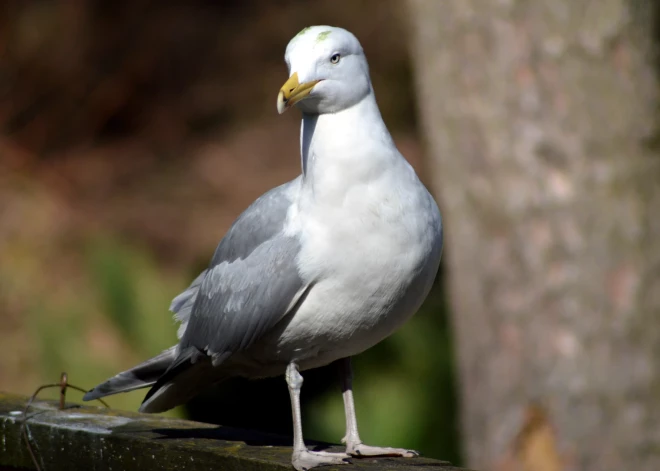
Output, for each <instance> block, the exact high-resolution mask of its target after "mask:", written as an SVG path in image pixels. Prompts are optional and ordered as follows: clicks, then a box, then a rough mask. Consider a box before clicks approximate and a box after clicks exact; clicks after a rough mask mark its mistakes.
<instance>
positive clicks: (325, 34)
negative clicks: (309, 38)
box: [316, 31, 332, 43]
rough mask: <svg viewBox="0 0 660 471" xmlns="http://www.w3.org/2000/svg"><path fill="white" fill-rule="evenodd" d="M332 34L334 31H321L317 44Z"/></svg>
mask: <svg viewBox="0 0 660 471" xmlns="http://www.w3.org/2000/svg"><path fill="white" fill-rule="evenodd" d="M330 33H332V31H321V32H320V33H319V35H318V36H317V37H316V42H317V43H320V42H321V41H323V40H324V39H326V38H327V37H328V35H329V34H330Z"/></svg>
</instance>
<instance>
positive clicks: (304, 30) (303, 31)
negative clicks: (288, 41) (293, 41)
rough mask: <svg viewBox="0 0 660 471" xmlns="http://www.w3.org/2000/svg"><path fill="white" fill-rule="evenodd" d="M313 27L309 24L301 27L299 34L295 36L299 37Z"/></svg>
mask: <svg viewBox="0 0 660 471" xmlns="http://www.w3.org/2000/svg"><path fill="white" fill-rule="evenodd" d="M311 28H312V27H311V26H307V27H305V28H303V29H301V30H300V32H299V33H298V34H296V35H295V36H294V37H296V38H297V37H298V36H302V35H303V34H305V33H306V32H307V31H308V30H309V29H311Z"/></svg>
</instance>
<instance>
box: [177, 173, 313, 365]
mask: <svg viewBox="0 0 660 471" xmlns="http://www.w3.org/2000/svg"><path fill="white" fill-rule="evenodd" d="M299 183H300V182H299V180H298V179H296V180H293V181H291V182H289V183H286V184H284V185H281V186H279V187H277V188H274V189H272V190H271V191H269V192H267V193H265V194H264V195H263V196H261V197H260V198H259V199H257V200H256V201H255V202H254V203H253V204H252V205H251V206H250V207H249V208H248V209H246V210H245V212H243V214H241V216H240V217H239V218H238V219H237V220H236V221H235V222H234V224H233V225H232V226H231V228H230V229H229V231H228V232H227V234H226V235H225V237H224V238H223V239H222V241H221V242H220V244H219V245H218V247H217V249H216V251H215V253H214V255H213V258H212V260H211V263H210V265H209V268H208V269H206V270H205V271H204V272H202V274H201V275H200V276H199V277H197V279H195V281H194V282H193V283H192V285H191V286H190V287H189V288H188V289H187V290H186V291H184V292H183V293H182V294H180V295H179V296H177V297H176V298H175V299H174V300H173V301H172V306H171V309H172V310H173V311H175V312H176V313H177V314H176V317H177V319H179V320H181V322H182V326H181V329H180V331H179V334H180V337H181V341H180V345H179V351H180V352H183V351H185V350H186V349H188V348H190V347H194V348H195V349H196V350H199V351H202V352H205V353H206V354H208V355H212V356H214V358H215V359H220V358H221V357H226V356H227V355H229V354H231V353H232V352H235V351H238V350H242V349H245V348H247V347H248V346H249V345H250V344H251V343H252V342H254V341H255V340H256V339H258V338H259V337H260V336H261V335H263V334H264V333H265V332H266V331H267V330H268V329H270V328H271V327H272V326H273V325H275V324H276V323H277V322H278V321H279V320H280V319H281V318H282V317H283V316H284V315H285V314H286V313H287V312H288V311H289V309H290V308H291V307H293V306H294V305H295V303H296V301H297V300H298V299H299V298H300V296H301V295H302V294H303V293H304V291H305V289H306V287H305V285H304V283H303V281H302V279H301V278H300V275H299V273H298V269H297V266H296V257H297V254H298V252H299V250H300V243H299V241H298V239H297V238H295V237H292V236H288V235H285V234H284V233H283V232H282V230H283V228H284V222H285V218H286V214H287V211H288V208H289V206H290V205H291V203H292V196H291V195H292V193H293V192H294V191H296V188H297V185H299Z"/></svg>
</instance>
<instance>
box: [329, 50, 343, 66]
mask: <svg viewBox="0 0 660 471" xmlns="http://www.w3.org/2000/svg"><path fill="white" fill-rule="evenodd" d="M339 59H341V55H340V54H339V53H338V52H336V53H334V54H333V55H332V57H331V58H330V62H332V63H333V64H336V63H337V62H339Z"/></svg>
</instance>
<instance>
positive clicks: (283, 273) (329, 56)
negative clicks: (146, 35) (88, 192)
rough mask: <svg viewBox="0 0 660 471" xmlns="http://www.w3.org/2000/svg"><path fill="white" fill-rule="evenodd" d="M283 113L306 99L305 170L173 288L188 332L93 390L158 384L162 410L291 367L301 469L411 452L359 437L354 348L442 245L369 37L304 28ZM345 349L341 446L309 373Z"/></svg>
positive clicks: (149, 406)
mask: <svg viewBox="0 0 660 471" xmlns="http://www.w3.org/2000/svg"><path fill="white" fill-rule="evenodd" d="M285 60H286V64H287V66H288V68H289V75H290V77H289V79H288V80H287V81H286V83H285V84H284V85H283V86H282V88H281V90H280V92H279V95H278V97H277V110H278V111H279V113H283V112H284V111H286V110H287V109H288V108H290V107H291V106H293V105H296V106H297V107H298V108H299V109H300V110H301V111H302V126H301V131H300V133H301V136H300V147H301V149H300V153H301V161H302V174H301V175H300V176H298V177H297V178H295V179H294V180H292V181H290V182H288V183H285V184H283V185H281V186H278V187H277V188H274V189H272V190H270V191H268V192H267V193H265V194H264V195H262V196H261V197H260V198H258V199H257V200H256V201H255V202H254V203H252V205H251V206H250V207H248V208H247V209H246V210H245V212H243V214H241V215H240V216H239V217H238V219H237V220H236V221H235V222H234V224H233V225H232V226H231V228H230V229H229V231H228V232H227V234H226V235H225V237H224V238H223V239H222V240H221V241H220V244H219V245H218V247H217V249H216V251H215V254H214V255H213V258H212V260H211V263H210V265H209V266H208V268H207V269H206V270H204V272H202V274H200V275H199V276H198V277H197V278H196V279H195V280H194V281H193V283H192V284H191V285H190V287H189V288H188V289H187V290H186V291H184V292H183V293H181V294H180V295H179V296H177V297H176V298H174V301H173V302H172V306H171V310H172V311H173V312H174V313H175V317H176V319H177V320H178V321H180V322H181V326H180V328H179V332H178V335H179V343H178V344H177V345H175V346H173V347H171V348H170V349H168V350H166V351H164V352H162V353H161V354H160V355H158V356H156V357H154V358H152V359H150V360H147V361H145V362H144V363H142V364H140V365H138V366H136V367H134V368H132V369H130V370H128V371H124V372H122V373H119V374H118V375H117V376H115V377H113V378H111V379H109V380H108V381H106V382H105V383H103V384H100V385H99V386H97V387H96V388H94V389H92V390H91V391H89V392H88V393H87V394H86V395H85V400H91V399H96V398H99V397H103V396H107V395H110V394H115V393H118V392H125V391H131V390H134V389H139V388H145V387H151V389H150V390H149V392H148V393H147V395H146V397H145V399H144V402H143V403H142V406H141V407H140V411H142V412H162V411H166V410H168V409H171V408H173V407H175V406H177V405H179V404H183V403H185V402H186V401H188V400H189V399H191V398H192V397H193V396H195V395H196V394H197V393H199V392H200V391H201V390H202V389H204V388H206V387H208V386H210V385H212V384H214V383H218V382H220V381H222V380H224V379H227V378H230V377H233V376H242V377H247V378H262V377H268V376H277V375H281V374H284V376H285V378H286V382H287V385H288V387H289V393H290V395H291V408H292V414H293V437H294V438H293V457H292V463H293V466H294V468H295V469H297V470H306V469H310V468H313V467H315V466H320V465H327V464H342V463H345V462H346V458H348V457H349V456H354V457H357V456H382V455H388V456H405V457H410V456H415V455H416V454H417V453H416V452H414V451H411V450H405V449H399V448H381V447H374V446H368V445H365V444H363V443H362V441H361V440H360V436H359V434H358V427H357V422H356V418H355V407H354V404H353V391H352V386H351V383H352V371H351V365H350V357H351V356H353V355H357V354H358V353H360V352H363V351H364V350H366V349H368V348H370V347H372V346H373V345H375V344H377V343H378V342H380V341H381V340H383V339H384V338H385V337H387V336H389V335H390V334H392V333H393V332H394V331H395V330H396V329H397V328H398V327H400V326H401V325H402V324H403V323H404V322H405V321H407V320H408V319H409V318H410V317H411V316H412V315H413V314H414V313H415V312H416V311H417V309H418V308H419V307H420V305H421V304H422V302H423V301H424V299H425V298H426V296H427V294H428V292H429V290H430V289H431V285H432V284H433V279H434V277H435V275H436V272H437V270H438V265H439V263H440V256H441V253H442V222H441V217H440V212H439V210H438V207H437V205H436V203H435V201H434V200H433V198H432V197H431V195H430V194H429V192H428V191H427V190H426V188H425V187H424V185H423V184H422V183H421V182H420V180H419V178H418V177H417V175H416V174H415V171H414V170H413V168H412V167H411V166H410V164H408V162H407V161H406V160H405V159H404V158H403V156H402V155H401V154H400V153H399V151H398V150H397V148H396V146H395V145H394V142H393V140H392V137H391V136H390V133H389V132H388V131H387V128H386V126H385V123H384V122H383V119H382V118H381V115H380V111H379V110H378V106H377V104H376V98H375V96H374V91H373V88H372V85H371V79H370V77H369V67H368V65H367V59H366V57H365V55H364V52H363V50H362V46H361V45H360V43H359V41H358V40H357V39H356V37H355V36H354V35H353V34H351V33H350V32H348V31H346V30H344V29H341V28H336V27H331V26H312V27H308V28H305V29H303V30H302V31H301V32H300V33H298V34H297V35H296V36H295V37H294V38H293V39H292V40H291V41H290V42H289V44H288V46H287V48H286V54H285ZM336 360H340V366H341V368H340V370H341V376H342V380H341V385H342V391H343V398H344V407H345V412H346V436H345V437H344V439H343V442H345V443H346V453H330V452H323V451H311V450H308V449H307V447H306V446H305V443H304V441H303V435H302V422H301V416H300V390H301V386H302V384H303V377H302V376H301V375H300V371H303V370H307V369H310V368H317V367H320V366H323V365H327V364H329V363H331V362H334V361H336Z"/></svg>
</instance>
